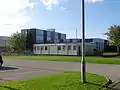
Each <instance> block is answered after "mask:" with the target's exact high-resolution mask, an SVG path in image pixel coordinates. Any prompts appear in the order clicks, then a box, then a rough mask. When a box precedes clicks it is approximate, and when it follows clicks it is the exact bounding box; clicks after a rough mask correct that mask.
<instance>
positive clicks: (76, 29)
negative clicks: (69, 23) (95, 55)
mask: <svg viewBox="0 0 120 90" xmlns="http://www.w3.org/2000/svg"><path fill="white" fill-rule="evenodd" d="M76 51H77V52H76V55H77V56H78V40H77V28H76Z"/></svg>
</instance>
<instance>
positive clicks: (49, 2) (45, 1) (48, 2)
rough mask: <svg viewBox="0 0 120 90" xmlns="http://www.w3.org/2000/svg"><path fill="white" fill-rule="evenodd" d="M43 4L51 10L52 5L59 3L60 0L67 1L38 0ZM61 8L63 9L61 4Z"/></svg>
mask: <svg viewBox="0 0 120 90" xmlns="http://www.w3.org/2000/svg"><path fill="white" fill-rule="evenodd" d="M40 1H41V2H42V3H43V4H44V5H45V6H46V9H47V10H52V7H53V6H54V5H56V6H57V5H59V4H61V3H62V2H67V1H68V0H40ZM61 9H65V8H64V7H62V6H61Z"/></svg>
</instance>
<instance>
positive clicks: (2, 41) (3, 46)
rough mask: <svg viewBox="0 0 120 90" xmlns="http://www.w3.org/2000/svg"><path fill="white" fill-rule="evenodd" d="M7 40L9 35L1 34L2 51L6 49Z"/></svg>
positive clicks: (0, 45)
mask: <svg viewBox="0 0 120 90" xmlns="http://www.w3.org/2000/svg"><path fill="white" fill-rule="evenodd" d="M7 40H8V37H7V36H0V52H3V51H5V49H6V41H7Z"/></svg>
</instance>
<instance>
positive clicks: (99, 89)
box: [86, 82, 120, 90]
mask: <svg viewBox="0 0 120 90" xmlns="http://www.w3.org/2000/svg"><path fill="white" fill-rule="evenodd" d="M86 84H90V85H94V86H98V87H99V88H98V90H101V89H102V88H105V89H107V90H111V89H112V88H110V87H109V84H106V85H100V84H96V83H91V82H86ZM112 90H120V89H112Z"/></svg>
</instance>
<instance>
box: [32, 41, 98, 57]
mask: <svg viewBox="0 0 120 90" xmlns="http://www.w3.org/2000/svg"><path fill="white" fill-rule="evenodd" d="M81 48H82V44H81V43H78V44H74V43H71V44H70V43H63V44H34V48H33V49H34V50H33V52H34V54H35V55H81ZM95 49H96V47H95V44H92V43H85V55H94V53H95V52H94V50H95Z"/></svg>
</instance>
